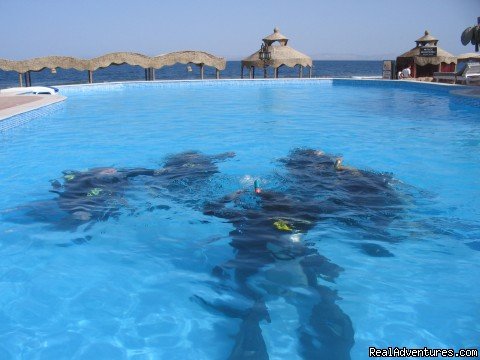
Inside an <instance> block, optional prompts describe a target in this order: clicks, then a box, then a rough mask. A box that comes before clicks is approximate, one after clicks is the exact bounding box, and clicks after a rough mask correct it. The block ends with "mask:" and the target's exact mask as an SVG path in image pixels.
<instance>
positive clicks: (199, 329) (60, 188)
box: [0, 80, 480, 359]
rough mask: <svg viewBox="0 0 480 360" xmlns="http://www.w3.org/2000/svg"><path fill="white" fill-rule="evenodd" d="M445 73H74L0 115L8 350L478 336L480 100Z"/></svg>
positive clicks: (1, 279)
mask: <svg viewBox="0 0 480 360" xmlns="http://www.w3.org/2000/svg"><path fill="white" fill-rule="evenodd" d="M451 89H454V87H449V86H433V85H426V84H425V85H417V84H410V83H400V82H395V83H392V82H379V81H347V80H344V81H342V80H323V81H317V80H305V81H221V82H215V81H211V82H171V83H154V84H145V83H131V84H109V85H95V86H86V87H64V88H62V89H61V90H60V91H61V93H62V94H64V95H66V96H67V97H68V100H67V101H66V102H65V103H64V104H62V105H60V106H57V107H56V108H55V110H54V111H46V112H45V113H44V114H43V115H42V116H40V117H38V118H36V119H34V120H32V121H29V122H28V123H25V124H23V125H21V126H19V127H16V128H12V129H9V130H7V131H4V132H2V133H0V137H1V145H0V168H1V169H2V175H1V177H0V186H1V189H2V190H3V196H2V197H1V198H0V214H1V218H2V221H1V223H0V234H1V237H0V257H1V259H2V260H1V263H0V264H1V265H0V293H1V294H2V295H1V296H0V358H6V359H9V358H28V359H31V358H32V359H52V358H55V359H61V358H65V359H67V358H68V359H69V358H75V359H87V358H88V359H105V358H109V359H117V358H118V359H123V358H132V359H157V358H164V359H222V358H228V357H229V356H230V358H239V356H240V354H243V355H245V354H247V353H249V354H255V355H256V356H257V358H261V356H262V355H263V357H264V356H265V354H266V353H268V356H269V357H270V358H271V359H284V358H289V359H290V358H291V359H295V358H318V356H319V355H322V354H323V355H325V354H327V355H325V356H327V358H328V357H330V358H332V354H334V355H335V358H348V354H350V356H351V358H352V359H367V358H368V347H369V346H375V347H377V348H387V347H389V346H392V347H394V346H398V347H403V346H405V347H412V348H423V347H424V346H427V347H429V348H454V349H456V350H458V349H460V348H478V346H479V335H480V325H479V318H480V313H479V311H480V310H479V309H480V300H479V299H480V289H479V287H478V278H479V276H480V262H479V254H480V253H479V251H480V221H479V220H478V219H480V190H479V189H480V186H479V185H480V180H479V179H480V165H479V163H478V160H479V159H480V140H479V139H480V123H479V119H480V104H479V101H478V100H477V99H472V98H465V97H462V96H458V95H455V94H451V93H450V90H451ZM315 150H322V151H324V152H325V154H323V155H322V154H321V153H320V152H319V151H315ZM338 156H343V159H344V164H345V165H346V166H349V167H352V168H355V169H358V170H348V169H347V170H344V171H339V172H337V171H335V170H334V169H333V166H331V165H333V163H331V162H332V161H333V160H334V159H335V158H337V157H338ZM92 169H93V170H92ZM150 170H151V171H150ZM102 171H103V173H102V174H103V175H102V174H100V173H101V172H102ZM115 171H116V174H115V175H114V176H113V179H114V180H111V179H112V178H110V177H108V176H111V175H112V174H110V175H109V173H112V172H115ZM142 171H143V172H142ZM119 174H120V175H119ZM100 175H101V176H107V178H108V179H110V180H108V181H107V180H104V179H106V178H104V177H101V176H100ZM72 176H73V177H72ZM99 176H100V177H99ZM78 179H82V180H81V181H80V180H78ZM99 179H100V180H99ZM255 180H258V183H259V186H260V187H261V189H262V193H261V194H257V195H255V194H254V192H253V189H254V181H255ZM70 181H71V182H72V183H69V182H70ZM69 184H74V185H75V186H77V185H78V186H77V187H74V186H73V185H69ZM85 184H87V185H85ZM82 186H83V187H84V188H85V187H87V189H84V188H82V189H80V190H79V187H82ZM72 189H73V190H72ZM82 191H83V192H82ZM312 274H313V275H312ZM335 292H336V294H337V296H338V297H336V296H335Z"/></svg>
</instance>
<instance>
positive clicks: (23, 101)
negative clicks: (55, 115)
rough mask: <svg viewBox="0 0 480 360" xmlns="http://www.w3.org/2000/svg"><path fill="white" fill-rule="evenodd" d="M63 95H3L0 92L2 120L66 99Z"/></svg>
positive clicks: (0, 117) (0, 114)
mask: <svg viewBox="0 0 480 360" xmlns="http://www.w3.org/2000/svg"><path fill="white" fill-rule="evenodd" d="M65 99H66V97H65V96H61V95H11V94H8V95H3V94H0V121H2V120H4V119H6V118H9V117H11V116H15V115H18V114H22V113H25V112H28V111H32V110H36V109H39V108H41V107H44V106H47V105H51V104H55V103H57V102H60V101H64V100H65Z"/></svg>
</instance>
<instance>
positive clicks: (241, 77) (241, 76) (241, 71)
mask: <svg viewBox="0 0 480 360" xmlns="http://www.w3.org/2000/svg"><path fill="white" fill-rule="evenodd" d="M240 79H243V64H242V69H241V70H240Z"/></svg>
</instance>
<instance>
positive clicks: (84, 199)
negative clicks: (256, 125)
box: [51, 151, 235, 227]
mask: <svg viewBox="0 0 480 360" xmlns="http://www.w3.org/2000/svg"><path fill="white" fill-rule="evenodd" d="M233 156H235V154H234V153H232V152H229V153H223V154H218V155H214V156H209V155H204V154H202V153H200V152H196V151H187V152H183V153H179V154H175V155H171V156H169V157H167V158H166V160H165V163H164V166H163V167H162V168H160V169H146V168H119V169H117V168H112V167H102V168H93V169H89V170H87V171H65V172H63V183H61V182H60V181H58V180H54V181H52V182H51V183H52V187H53V190H52V192H54V193H56V194H58V198H57V199H56V201H57V203H58V206H59V207H60V209H61V210H63V211H64V212H66V213H68V214H69V215H70V216H69V217H68V218H66V219H63V220H62V222H63V223H68V225H71V226H74V227H76V226H78V225H80V224H83V223H87V222H90V221H97V220H107V219H108V218H109V217H112V216H113V217H115V216H117V215H118V214H119V210H120V208H121V207H123V206H124V205H125V203H126V201H125V200H124V199H123V193H124V191H125V190H126V188H127V187H128V186H129V184H130V181H131V180H133V179H134V178H137V177H140V176H148V177H151V178H155V186H159V187H165V188H167V189H169V190H171V191H176V192H177V193H179V192H181V191H182V190H184V189H185V188H186V187H187V186H189V185H192V184H194V183H201V182H202V181H205V180H206V179H208V178H209V177H211V176H212V175H213V174H215V173H217V172H218V167H217V165H216V162H218V161H223V160H225V159H228V158H231V157H233ZM177 195H179V194H177Z"/></svg>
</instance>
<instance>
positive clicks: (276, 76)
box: [275, 67, 279, 79]
mask: <svg viewBox="0 0 480 360" xmlns="http://www.w3.org/2000/svg"><path fill="white" fill-rule="evenodd" d="M278 69H279V68H278V67H277V68H275V79H278Z"/></svg>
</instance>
